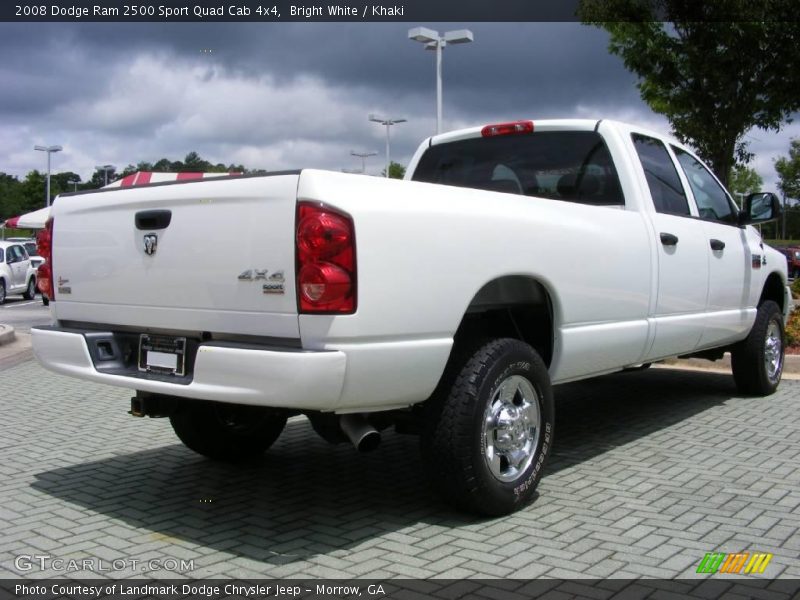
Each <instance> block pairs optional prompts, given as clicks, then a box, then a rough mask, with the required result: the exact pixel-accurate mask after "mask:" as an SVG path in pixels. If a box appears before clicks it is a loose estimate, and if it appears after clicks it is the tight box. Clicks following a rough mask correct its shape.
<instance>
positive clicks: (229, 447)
mask: <svg viewBox="0 0 800 600" xmlns="http://www.w3.org/2000/svg"><path fill="white" fill-rule="evenodd" d="M169 420H170V423H171V424H172V428H173V429H174V430H175V433H176V434H177V436H178V438H180V440H181V441H182V442H183V443H184V444H185V445H186V447H188V448H190V449H191V450H194V451H195V452H197V453H198V454H202V455H203V456H207V457H209V458H213V459H216V460H225V461H232V462H236V461H241V460H245V459H248V458H254V457H256V456H259V455H260V454H263V453H264V452H265V451H266V450H267V448H269V447H270V446H271V445H272V444H273V443H274V442H275V440H277V439H278V436H280V434H281V432H282V431H283V428H284V427H285V426H286V415H285V414H283V413H281V412H280V411H277V410H273V409H269V408H262V407H259V406H244V405H238V404H223V403H221V402H192V403H187V404H185V405H183V406H181V407H180V408H179V409H178V410H177V411H176V412H175V413H173V414H172V415H170V418H169Z"/></svg>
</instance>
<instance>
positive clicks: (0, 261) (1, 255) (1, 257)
mask: <svg viewBox="0 0 800 600" xmlns="http://www.w3.org/2000/svg"><path fill="white" fill-rule="evenodd" d="M2 262H6V257H5V256H4V255H3V249H2V248H0V263H2Z"/></svg>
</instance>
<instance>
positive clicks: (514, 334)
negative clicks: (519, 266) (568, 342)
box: [451, 275, 557, 368]
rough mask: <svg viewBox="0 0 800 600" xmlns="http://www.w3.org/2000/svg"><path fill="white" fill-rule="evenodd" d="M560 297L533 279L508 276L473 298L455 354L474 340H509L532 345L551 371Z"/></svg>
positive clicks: (458, 334) (495, 281)
mask: <svg viewBox="0 0 800 600" xmlns="http://www.w3.org/2000/svg"><path fill="white" fill-rule="evenodd" d="M556 301H557V299H556V297H555V295H554V294H553V292H552V291H551V290H550V289H549V287H548V286H547V285H546V284H545V283H544V282H542V281H541V280H539V279H537V278H536V277H532V276H530V275H504V276H501V277H497V278H495V279H492V280H490V281H488V282H486V283H485V284H484V285H483V286H482V287H481V288H480V289H479V290H478V291H477V292H476V293H475V295H474V296H473V297H472V299H471V301H470V303H469V305H468V306H467V308H466V310H465V311H464V314H463V316H462V318H461V321H460V323H459V325H458V329H457V331H456V335H455V343H454V351H453V353H451V358H452V355H453V354H455V351H456V349H457V348H459V347H461V346H463V345H464V344H467V343H469V341H470V340H474V339H476V338H477V339H486V338H499V337H509V338H514V339H518V340H521V341H523V342H526V343H527V344H530V345H531V346H532V347H533V348H534V349H535V350H536V351H537V352H538V354H539V356H541V358H542V360H543V361H544V363H545V365H546V366H547V367H548V368H549V366H550V364H551V363H552V361H553V354H554V349H555V322H556V314H557V304H556Z"/></svg>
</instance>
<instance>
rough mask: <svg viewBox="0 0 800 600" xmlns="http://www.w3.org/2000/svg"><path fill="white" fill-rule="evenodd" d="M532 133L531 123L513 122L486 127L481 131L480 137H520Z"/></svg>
mask: <svg viewBox="0 0 800 600" xmlns="http://www.w3.org/2000/svg"><path fill="white" fill-rule="evenodd" d="M523 133H533V121H513V122H511V123H498V124H497V125H487V126H486V127H484V128H483V129H481V136H483V137H495V136H498V135H520V134H523Z"/></svg>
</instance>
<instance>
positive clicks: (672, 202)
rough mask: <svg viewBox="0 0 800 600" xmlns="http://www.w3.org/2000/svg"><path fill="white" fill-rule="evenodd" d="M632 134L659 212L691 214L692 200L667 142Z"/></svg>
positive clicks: (651, 194) (654, 203)
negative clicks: (688, 197) (682, 182)
mask: <svg viewBox="0 0 800 600" xmlns="http://www.w3.org/2000/svg"><path fill="white" fill-rule="evenodd" d="M631 137H632V138H633V145H634V147H635V148H636V153H637V154H638V155H639V161H641V163H642V168H643V169H644V176H645V178H646V179H647V185H648V187H649V188H650V196H651V197H652V198H653V205H654V207H655V209H656V212H660V213H667V214H671V215H685V216H689V202H688V201H687V200H686V193H685V192H684V191H683V185H682V184H681V179H680V177H679V176H678V171H677V170H676V169H675V164H674V163H673V162H672V159H671V158H670V156H669V153H668V152H667V148H666V146H664V144H663V143H662V142H660V141H659V140H657V139H655V138H652V137H649V136H646V135H641V134H639V133H634V134H632V136H631Z"/></svg>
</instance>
